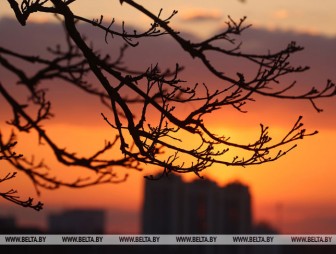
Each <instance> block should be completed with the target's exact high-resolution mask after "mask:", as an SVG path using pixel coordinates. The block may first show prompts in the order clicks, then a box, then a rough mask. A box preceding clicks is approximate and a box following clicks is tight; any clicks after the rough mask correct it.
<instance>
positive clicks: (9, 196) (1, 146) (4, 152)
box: [0, 132, 43, 211]
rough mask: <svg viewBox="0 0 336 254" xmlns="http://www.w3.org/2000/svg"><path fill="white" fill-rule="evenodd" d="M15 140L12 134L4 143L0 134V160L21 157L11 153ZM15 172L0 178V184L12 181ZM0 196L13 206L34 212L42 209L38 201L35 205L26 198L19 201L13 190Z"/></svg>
mask: <svg viewBox="0 0 336 254" xmlns="http://www.w3.org/2000/svg"><path fill="white" fill-rule="evenodd" d="M14 138H15V136H14V134H13V133H12V135H11V137H10V139H9V140H8V142H6V143H4V142H3V139H2V134H1V132H0V160H8V161H10V160H19V159H21V158H22V157H23V155H22V154H16V153H15V152H13V151H11V150H12V148H13V147H14V146H15V145H16V144H17V142H15V141H13V139H14ZM16 174H17V173H16V172H11V173H8V174H7V175H6V176H5V177H2V178H1V177H0V183H2V182H5V181H9V180H12V179H13V178H15V176H16ZM0 196H1V197H2V198H4V199H6V200H9V201H11V202H13V203H15V204H18V205H20V206H23V207H29V208H33V209H34V210H36V211H40V210H41V209H42V208H43V203H41V202H40V201H39V202H38V203H37V204H34V199H33V198H28V199H27V200H21V199H20V197H19V196H18V195H17V191H16V190H14V189H10V190H9V191H6V192H0Z"/></svg>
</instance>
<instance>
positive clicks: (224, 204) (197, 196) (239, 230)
mask: <svg viewBox="0 0 336 254" xmlns="http://www.w3.org/2000/svg"><path fill="white" fill-rule="evenodd" d="M142 223H143V224H142V231H143V233H144V234H248V233H251V227H252V213H251V195H250V192H249V189H248V187H247V186H245V185H243V184H241V183H239V182H234V183H230V184H228V185H226V186H225V187H219V186H217V185H216V183H214V182H211V181H208V180H201V179H200V180H196V181H193V182H191V183H185V182H184V181H182V179H181V178H180V177H178V176H176V175H172V176H169V177H168V178H164V179H161V180H160V181H146V184H145V193H144V203H143V213H142Z"/></svg>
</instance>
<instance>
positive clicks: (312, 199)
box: [0, 0, 336, 233]
mask: <svg viewBox="0 0 336 254" xmlns="http://www.w3.org/2000/svg"><path fill="white" fill-rule="evenodd" d="M250 1H251V3H247V4H246V5H242V4H241V3H231V2H229V5H230V6H231V7H232V8H233V9H232V10H233V13H235V14H236V15H238V14H240V13H241V12H242V10H245V12H247V14H249V16H251V19H252V20H250V21H251V22H253V21H255V23H256V24H257V26H262V25H263V26H264V27H268V28H274V27H276V28H281V29H289V30H291V28H292V27H294V28H293V29H294V30H298V31H306V32H308V31H309V28H310V27H311V26H310V25H307V24H310V23H309V22H310V21H308V19H307V17H306V16H307V15H308V14H309V13H310V12H311V11H312V9H311V7H310V4H307V5H306V12H305V9H304V7H305V5H303V10H302V16H301V17H305V18H304V20H306V21H302V20H301V21H300V22H298V23H296V25H297V26H295V25H293V24H292V25H291V23H290V17H292V16H291V15H294V13H295V11H297V12H298V9H295V8H293V7H292V6H291V5H289V4H288V3H287V1H283V2H282V4H278V5H275V4H274V5H273V4H269V6H267V8H270V9H269V10H271V11H267V9H265V12H266V13H269V16H267V17H266V18H267V19H268V23H267V24H266V23H265V21H263V20H258V19H257V18H256V16H257V14H258V13H259V12H260V10H258V9H256V8H254V7H253V6H254V5H253V0H250ZM118 2H119V1H118ZM210 2H211V1H210ZM237 2H238V1H237ZM248 2H249V1H248ZM268 2H270V1H268ZM272 2H273V1H272ZM279 2H280V1H279ZM298 2H300V1H298ZM329 2H330V1H329ZM196 3H197V4H195V6H194V10H195V11H196V12H201V11H204V13H203V14H204V15H207V19H208V20H207V21H206V22H205V24H206V25H207V26H210V25H211V24H217V23H213V22H215V21H214V20H216V19H218V17H219V16H218V15H219V14H220V15H222V14H223V13H224V14H225V11H222V10H221V9H218V8H217V9H216V10H217V12H215V11H213V10H214V8H215V7H214V6H216V5H214V3H213V2H211V4H209V6H208V7H207V8H203V7H204V6H203V7H202V5H201V3H200V2H199V1H196ZM238 5H239V6H241V9H242V10H239V8H238V7H237V6H238ZM330 5H331V6H333V5H334V2H330ZM293 6H294V5H293ZM181 8H182V7H181ZM237 8H238V9H237ZM264 8H266V7H264ZM327 9H329V10H330V9H332V8H327ZM80 11H82V12H84V13H85V12H87V9H81V10H80ZM315 11H316V13H320V12H319V8H317V9H316V10H315ZM181 12H182V14H184V15H185V16H183V17H185V18H186V17H187V16H188V15H192V13H191V14H190V13H189V14H188V12H187V10H186V9H182V11H181ZM194 14H195V13H194ZM217 14H218V15H217ZM325 15H326V16H327V17H330V15H331V14H330V13H329V12H327V13H326V14H325ZM271 16H272V17H271ZM334 16H335V15H334ZM189 17H191V16H189ZM330 18H334V17H330ZM182 20H183V18H181V20H179V19H178V21H177V24H178V26H180V27H182V25H183V24H185V26H186V27H187V28H190V27H191V26H192V25H190V24H194V25H195V23H187V21H186V20H185V21H184V22H185V23H183V22H182ZM281 20H282V21H283V22H280V21H281ZM189 22H190V21H189ZM277 22H278V23H277ZM288 22H289V23H288ZM305 22H306V23H305ZM320 22H321V23H320V24H319V23H318V22H317V23H316V24H315V25H316V27H311V28H312V30H311V31H313V30H314V33H315V34H316V33H317V34H324V35H328V36H331V35H332V34H333V32H332V31H330V29H329V28H327V27H326V26H325V25H324V24H325V23H323V22H325V19H320ZM277 24H280V25H277ZM328 27H330V26H328ZM0 28H1V27H0ZM189 31H192V29H190V30H189ZM334 32H335V31H334ZM201 35H202V34H201ZM286 36H287V34H286ZM300 38H301V37H300ZM302 38H306V37H302ZM328 40H330V41H328ZM328 40H324V39H323V40H322V39H321V40H320V41H319V43H325V44H319V45H317V46H316V47H317V48H318V49H317V51H319V50H320V51H323V50H322V49H321V47H322V48H323V47H324V48H327V47H332V46H330V45H329V44H330V42H332V43H333V45H336V44H335V39H333V40H331V39H328ZM8 41H9V40H8ZM4 43H6V42H4ZM304 43H306V41H303V44H304ZM9 44H10V43H9ZM312 45H313V44H312ZM324 45H328V46H324ZM328 49H329V48H328ZM333 49H335V47H334V48H333ZM307 50H308V52H309V50H311V48H310V49H309V47H308V49H307ZM321 54H322V53H321ZM315 56H317V55H316V54H315V53H314V52H313V53H311V55H310V57H308V59H309V58H310V60H311V62H310V63H309V65H314V59H315V58H314V57H315ZM327 57H328V55H327V53H326V54H325V55H322V57H321V59H319V60H318V61H317V60H316V59H315V61H316V62H317V63H318V65H319V66H315V67H316V68H317V69H318V70H317V71H315V72H314V70H313V71H312V72H311V74H307V76H306V77H305V78H304V80H305V81H306V80H314V81H313V82H324V81H325V80H326V79H327V78H333V77H335V73H334V72H333V71H332V70H334V69H335V67H334V63H333V62H332V61H331V60H330V59H328V58H327ZM330 58H331V56H330ZM141 59H142V58H141ZM0 73H1V72H0ZM187 73H188V70H187ZM186 75H189V76H190V73H189V74H186ZM193 78H203V77H199V76H197V75H196V77H193ZM61 95H62V94H61ZM60 98H62V97H59V98H58V99H57V101H56V102H55V111H56V114H57V115H56V116H57V117H56V118H55V120H51V121H50V122H48V123H47V124H46V126H47V127H48V130H49V131H50V133H51V135H52V136H53V137H55V139H56V140H58V142H59V144H64V146H67V148H69V149H71V148H73V150H76V151H77V152H78V153H81V152H82V153H87V152H88V151H90V150H91V149H94V148H95V147H98V148H100V147H101V146H102V145H103V143H104V140H105V139H108V138H109V137H111V135H113V132H111V130H110V129H109V127H108V126H106V123H105V122H104V121H102V119H101V117H100V111H98V110H102V109H100V108H97V107H99V106H97V105H96V104H94V105H95V106H92V107H88V108H87V110H86V111H85V112H86V113H85V114H78V111H77V110H80V109H81V107H80V106H81V104H79V105H78V107H75V108H69V105H71V96H69V94H68V95H65V96H64V97H63V99H60ZM79 99H80V98H79ZM333 102H334V99H333V100H330V101H328V102H322V105H323V106H324V109H325V112H324V113H322V114H317V113H316V112H315V111H314V109H313V108H312V107H311V106H310V105H309V104H308V103H302V104H301V103H296V102H295V103H290V102H281V101H271V102H269V101H266V100H265V101H263V102H261V103H256V104H252V105H250V106H249V109H250V113H248V114H247V115H244V116H241V114H238V113H236V112H231V111H230V112H229V113H228V115H227V116H226V117H228V118H230V119H234V120H232V121H230V122H229V123H227V121H226V120H225V118H223V119H221V118H215V117H213V118H214V119H215V120H211V119H209V122H208V123H209V124H210V125H211V127H212V128H213V129H214V130H216V131H218V132H221V131H222V130H224V131H225V132H226V133H228V134H229V135H230V136H232V138H233V139H234V140H235V139H237V140H242V141H244V140H246V138H249V137H251V135H257V134H258V126H259V123H260V122H263V123H265V124H269V125H270V126H271V130H270V131H271V133H273V136H274V138H277V137H280V134H281V133H284V132H285V131H286V130H288V129H290V128H291V124H293V123H294V122H295V121H296V118H297V116H298V115H301V114H303V115H304V122H305V123H307V127H308V128H309V130H312V131H314V130H315V129H318V130H319V132H320V133H319V134H318V135H316V136H314V137H308V138H307V139H305V140H303V141H302V142H300V143H299V147H298V148H296V149H295V150H294V151H292V152H291V153H290V154H288V156H286V157H284V158H282V159H281V160H279V161H276V162H274V163H270V164H265V165H262V166H254V167H249V168H225V167H223V166H218V165H215V166H213V168H211V169H209V170H208V171H207V172H206V173H205V175H206V176H208V177H209V178H210V179H212V180H215V181H216V182H218V184H220V185H224V184H226V183H228V182H230V181H234V180H239V181H242V182H243V183H245V184H248V185H249V186H250V189H251V192H252V196H253V207H254V218H255V219H256V221H260V220H267V221H269V222H271V223H273V224H274V225H276V226H278V227H280V229H281V230H283V231H284V232H290V233H291V232H300V233H307V232H309V231H311V232H318V233H335V231H336V223H325V222H326V221H328V220H334V221H336V217H335V216H334V214H336V205H334V201H335V199H336V189H335V188H334V179H335V177H336V173H335V171H334V170H335V168H336V162H335V161H334V160H333V157H334V152H333V150H334V149H333V145H334V144H335V143H336V135H335V134H336V130H335V114H334V112H335V106H334V105H332V104H334V103H333ZM263 103H266V104H263ZM265 105H266V106H265ZM82 106H83V107H85V105H83V104H82ZM86 106H87V105H86ZM2 109H3V108H2ZM2 109H1V110H2ZM96 109H97V110H96ZM57 112H59V113H57ZM79 112H80V111H79ZM96 113H97V114H96ZM74 115H75V116H76V117H75V118H74V117H73V116H74ZM3 116H4V114H3V113H1V114H0V118H1V119H0V120H1V123H0V124H1V130H2V131H3V132H4V133H5V134H6V133H7V134H8V133H9V132H8V131H9V130H8V127H7V125H5V124H4V120H7V119H6V118H4V117H3ZM229 116H230V117H229ZM74 119H75V120H74ZM85 123H89V124H85ZM32 138H33V139H31V137H27V136H26V135H23V136H21V137H20V143H19V144H18V146H17V150H18V151H19V152H20V153H23V154H24V155H25V156H28V157H29V156H30V154H31V153H32V151H37V150H36V149H40V150H38V154H39V156H41V157H45V159H46V161H47V163H48V165H49V166H50V167H51V168H55V169H57V170H61V172H62V174H63V173H64V174H65V173H66V172H67V171H68V170H69V169H65V168H64V166H61V165H59V164H58V163H57V162H55V159H53V158H52V157H51V156H50V153H49V151H48V150H47V149H45V148H42V149H41V148H38V147H37V146H36V143H37V141H36V137H32ZM111 139H112V138H111ZM27 144H29V145H27ZM148 171H150V170H149V169H147V170H146V171H144V172H132V173H131V174H130V177H129V179H128V181H127V182H126V183H123V184H119V185H104V186H97V187H91V188H86V189H81V190H72V189H67V188H61V189H60V190H57V191H43V193H42V196H41V197H40V198H41V200H42V201H43V202H44V203H45V205H46V207H48V206H50V207H64V208H65V207H77V206H78V207H88V206H90V207H91V206H92V207H103V208H107V209H113V208H118V209H121V210H132V211H136V212H139V211H140V210H141V204H142V198H143V197H142V190H143V184H144V181H143V175H145V174H148ZM188 177H189V176H187V178H188ZM190 177H193V176H190ZM15 184H16V187H17V189H18V190H19V192H20V193H25V194H27V195H28V193H29V194H30V195H33V196H35V194H34V191H33V188H32V185H31V183H30V182H29V181H28V180H27V178H26V177H25V176H22V175H21V176H19V177H18V179H17V180H16V182H15ZM88 200H90V202H88ZM0 202H1V203H0V204H3V201H0ZM279 205H281V207H282V208H281V211H279V209H278V210H277V209H276V207H279ZM11 209H12V210H16V209H22V208H11ZM25 213H26V211H25ZM28 213H31V212H28ZM41 213H43V212H41ZM120 216H121V215H120ZM280 217H281V218H282V220H283V223H282V225H279V221H278V219H279V218H280ZM120 218H121V217H120ZM115 219H116V220H118V217H116V218H115ZM137 223H138V221H137V220H135V222H134V223H133V224H131V225H128V226H129V227H130V228H131V227H132V229H130V230H131V231H136V230H138V228H137V227H139V224H137ZM112 224H113V223H112ZM307 225H308V226H307ZM309 225H311V226H310V227H309ZM119 226H120V225H119ZM120 227H121V226H120Z"/></svg>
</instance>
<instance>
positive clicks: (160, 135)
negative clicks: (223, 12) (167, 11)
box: [0, 0, 336, 191]
mask: <svg viewBox="0 0 336 254" xmlns="http://www.w3.org/2000/svg"><path fill="white" fill-rule="evenodd" d="M8 2H9V3H10V5H11V7H12V9H13V11H14V13H15V15H16V17H17V19H18V21H19V22H20V23H21V24H22V25H24V24H25V22H26V21H27V19H28V17H29V15H31V14H33V13H35V12H37V13H38V12H41V13H51V14H56V15H57V17H58V19H59V20H60V21H61V22H62V23H63V25H64V29H65V32H66V47H65V48H62V47H61V46H56V47H54V48H52V47H50V48H49V49H48V51H49V53H51V55H52V56H51V58H49V59H47V58H42V57H33V56H28V55H24V54H20V53H17V52H14V51H12V50H9V49H5V48H1V47H0V64H1V65H2V66H3V67H4V68H5V69H6V70H8V71H9V72H11V73H12V74H15V75H16V77H17V79H18V83H20V84H21V85H23V86H25V87H26V88H27V91H28V92H29V98H30V100H29V101H28V102H27V103H22V102H20V101H18V100H16V99H15V97H14V96H13V95H12V94H11V93H10V92H9V91H10V90H9V89H8V88H6V86H5V85H4V84H1V83H0V93H1V95H2V96H3V97H4V98H5V100H6V101H7V103H8V105H9V106H10V107H11V108H12V111H13V118H12V120H11V121H9V122H8V123H9V124H11V125H12V126H14V127H15V128H16V129H18V130H19V131H20V132H22V131H24V132H30V131H35V132H36V133H37V134H38V136H39V141H40V142H41V143H44V144H47V145H48V146H49V147H50V148H51V149H52V151H53V153H54V154H55V156H56V158H57V159H58V161H59V162H60V163H62V164H64V165H67V166H79V167H81V168H83V169H88V170H89V171H94V172H96V173H97V175H96V177H95V178H90V179H87V178H78V179H77V180H75V181H73V182H66V181H63V180H62V179H59V178H57V177H54V176H51V175H50V172H49V171H48V170H46V168H47V167H46V165H45V164H44V163H38V164H35V163H34V162H33V161H28V160H26V159H24V158H21V157H15V156H13V157H11V158H9V162H10V163H11V164H12V165H13V166H14V167H15V168H17V169H19V170H21V171H23V172H25V173H26V174H27V175H28V176H29V177H30V179H31V180H32V181H33V183H34V184H35V187H36V189H37V191H39V190H38V188H39V187H42V188H47V189H56V188H58V187H59V186H67V187H74V188H80V187H85V186H90V185H95V184H100V183H110V182H113V183H115V182H120V181H123V180H125V179H126V176H125V177H121V178H119V177H117V175H116V174H115V171H114V170H112V169H114V168H115V167H118V166H120V167H126V168H130V169H135V170H141V169H142V166H143V165H146V164H151V165H154V166H157V167H160V168H161V169H162V175H166V174H169V173H171V172H178V173H187V172H193V173H195V174H196V175H198V176H200V177H201V175H200V172H201V171H203V170H204V169H206V168H208V167H210V166H212V165H213V164H214V163H216V164H221V165H225V166H243V167H245V166H250V165H258V164H263V163H267V162H271V161H275V160H277V159H279V158H281V157H282V156H284V155H286V154H287V153H288V152H289V151H291V150H292V149H294V148H295V147H296V141H298V140H300V139H302V138H304V137H307V136H312V135H315V134H316V133H317V132H316V131H313V132H307V131H306V130H305V129H304V128H303V124H302V122H301V120H302V117H298V120H297V121H296V122H295V123H294V124H293V126H292V128H290V129H289V130H288V132H287V133H285V134H284V136H283V137H281V138H279V139H278V140H274V139H272V137H271V136H270V135H269V128H268V127H267V126H264V125H262V124H261V125H260V133H259V135H258V136H257V138H256V139H255V140H253V141H251V142H250V143H248V142H242V143H238V142H233V141H231V139H230V137H228V136H226V135H222V136H219V135H218V134H217V133H214V131H213V130H212V129H211V126H209V124H208V122H206V121H205V120H204V119H205V117H206V116H208V115H209V114H212V113H214V112H216V111H219V110H222V109H223V108H226V107H233V108H235V109H236V110H238V111H240V112H243V113H245V112H246V110H245V109H244V105H245V104H246V103H248V102H250V101H254V100H255V99H254V96H255V95H260V96H263V97H272V98H275V99H290V100H303V101H308V102H310V103H312V105H313V107H314V109H316V110H317V111H318V112H320V111H321V109H320V108H319V107H318V106H317V104H316V100H317V99H321V98H328V97H333V96H334V95H335V94H336V86H335V84H334V83H333V82H332V81H330V80H328V81H327V84H326V86H325V87H324V88H322V89H317V88H311V89H309V90H308V91H306V92H304V93H302V94H297V93H296V92H295V91H296V90H295V88H296V87H297V83H296V82H295V81H294V82H292V83H290V84H284V83H283V82H282V80H281V79H282V77H284V76H286V75H288V74H295V73H301V72H304V71H307V70H308V67H306V66H292V65H291V63H290V61H289V60H290V57H291V56H292V55H293V54H295V53H296V52H299V51H301V50H303V47H301V46H299V45H297V44H296V43H295V42H291V43H289V44H288V45H287V46H286V47H285V48H284V49H282V50H279V51H277V52H270V51H269V52H267V53H265V54H251V53H248V52H244V51H243V50H242V47H241V45H242V42H240V41H238V40H237V38H238V37H239V36H240V35H241V34H242V33H243V32H244V31H245V30H246V29H248V28H249V26H250V25H246V24H245V23H246V18H245V17H244V18H242V19H240V20H238V21H235V20H233V19H232V18H231V17H228V21H227V23H226V28H225V29H224V31H223V32H221V33H219V34H217V35H214V36H211V37H210V38H208V39H205V40H202V41H200V42H192V41H190V40H187V39H185V38H183V37H182V36H181V34H180V33H179V32H178V31H175V30H174V29H173V28H172V27H171V25H170V22H171V20H172V18H173V17H174V16H175V15H176V14H177V11H173V12H172V14H171V15H169V16H168V17H162V10H161V11H160V12H159V13H158V14H154V13H151V12H150V11H149V10H148V9H146V8H145V7H143V6H141V5H140V4H138V3H136V2H135V1H132V0H123V1H120V3H121V4H128V5H129V6H131V7H132V8H134V9H135V10H137V11H138V12H139V13H142V14H143V15H145V16H147V17H148V18H150V19H151V20H152V23H151V24H150V25H149V27H148V28H147V29H146V30H145V31H144V32H138V31H135V30H133V31H132V32H130V31H128V29H127V28H126V26H125V23H122V25H121V29H119V31H117V30H118V29H116V28H115V25H114V19H112V20H111V22H110V23H109V25H106V23H105V22H104V17H103V16H101V17H100V18H99V19H94V20H89V19H87V18H85V17H81V16H78V15H76V14H75V13H73V11H72V10H71V8H70V4H71V3H73V2H75V1H74V0H69V1H62V0H50V1H38V0H37V1H23V4H22V5H21V7H19V5H18V4H17V2H16V1H14V0H8ZM78 23H86V24H91V25H93V26H95V27H96V28H97V29H100V30H102V31H104V33H105V35H104V38H102V39H104V40H105V42H106V43H107V42H108V37H110V39H111V40H113V39H114V38H116V37H118V38H121V39H122V40H124V42H125V43H126V46H122V47H121V48H120V51H119V54H116V57H115V58H114V59H112V58H111V57H110V55H103V54H101V53H100V52H99V51H98V50H96V49H94V48H93V47H92V46H91V45H90V44H89V43H88V42H87V40H85V38H84V36H83V35H82V34H81V33H80V32H79V30H78ZM157 36H167V37H170V38H171V39H172V40H174V41H176V42H177V43H178V45H179V46H180V47H181V48H182V49H183V50H184V52H185V53H186V54H188V55H190V56H191V57H192V58H194V59H199V60H200V61H201V62H202V64H203V65H204V67H205V68H206V69H207V70H208V71H210V73H211V75H213V76H214V77H217V78H218V80H219V81H220V82H221V84H223V85H222V86H221V88H220V89H218V90H215V91H213V90H212V89H210V87H209V86H208V85H207V84H204V83H203V84H201V85H200V84H194V85H190V84H188V82H187V81H185V80H181V79H180V78H179V76H180V72H181V71H182V70H183V68H182V67H180V65H179V64H178V63H176V66H175V68H173V69H171V70H166V71H162V70H160V68H159V64H154V65H151V66H149V67H148V66H147V67H146V68H144V70H145V71H138V70H130V69H129V68H128V66H127V63H126V65H125V64H123V59H124V56H125V52H126V49H127V45H130V46H132V47H136V46H138V45H139V43H141V39H143V38H150V37H157ZM214 54H215V55H216V56H218V57H220V56H224V57H226V58H228V59H233V60H235V59H240V60H242V61H247V62H249V63H250V64H251V65H253V66H254V69H255V70H256V71H255V73H254V74H253V75H252V76H251V77H248V75H246V73H243V71H244V70H237V72H236V73H235V74H227V73H225V72H224V71H223V70H224V69H223V66H224V65H221V66H216V65H215V63H214V62H213V61H211V56H213V55H214ZM11 58H15V59H20V60H23V61H24V62H27V63H30V64H37V67H36V69H37V70H36V71H35V72H34V73H33V74H31V75H28V74H27V73H26V72H25V71H24V70H23V69H21V68H19V67H18V66H17V65H15V64H14V63H13V62H12V61H10V59H11ZM88 75H93V76H94V78H95V81H96V82H97V83H98V84H99V85H98V86H97V85H94V84H93V83H92V82H89V81H88V78H87V76H88ZM51 79H55V80H62V81H65V82H66V83H67V84H69V85H73V86H75V87H77V88H79V89H81V90H82V91H84V92H86V93H87V94H90V95H92V96H96V97H98V98H99V99H100V100H101V102H102V103H103V104H104V105H105V106H107V107H108V108H109V109H110V115H107V114H102V117H103V120H104V121H105V122H106V124H108V125H109V126H110V127H111V129H112V131H114V132H116V133H117V134H116V137H115V139H114V141H113V142H107V143H106V144H105V146H104V147H103V148H102V149H101V150H98V151H94V152H93V153H92V155H91V156H86V157H84V156H81V155H77V154H75V153H73V152H69V151H67V150H66V149H64V148H60V147H59V146H58V145H57V142H56V141H55V140H53V139H52V138H51V137H50V136H49V134H48V132H47V130H46V129H44V128H43V127H42V125H41V123H42V122H43V121H44V120H47V119H50V118H52V117H53V114H52V110H51V105H52V103H51V101H50V100H49V98H48V96H47V95H48V94H47V91H46V90H45V89H41V88H40V87H39V84H40V83H42V82H44V81H46V80H51ZM6 85H7V84H6ZM190 104H192V106H193V107H190V108H192V109H189V110H184V112H183V114H182V113H177V112H178V110H177V109H180V108H183V109H185V108H187V107H186V105H190ZM32 106H35V108H36V107H37V108H38V109H37V110H36V111H35V112H34V113H32V112H31V110H28V108H31V107H32ZM153 115H154V117H153ZM188 137H191V138H188ZM191 140H192V142H193V143H191ZM116 146H118V147H119V149H120V151H121V152H122V154H123V158H121V159H116V158H113V159H112V158H109V159H102V156H103V155H106V152H108V151H110V150H111V149H113V148H114V147H116ZM105 158H106V157H105ZM149 178H151V177H149Z"/></svg>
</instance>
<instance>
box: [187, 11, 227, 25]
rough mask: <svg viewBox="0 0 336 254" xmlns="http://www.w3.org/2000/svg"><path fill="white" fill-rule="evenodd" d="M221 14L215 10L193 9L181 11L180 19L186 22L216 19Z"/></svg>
mask: <svg viewBox="0 0 336 254" xmlns="http://www.w3.org/2000/svg"><path fill="white" fill-rule="evenodd" d="M222 17H223V15H222V14H221V13H220V12H219V11H217V10H203V9H193V10H189V11H186V12H183V13H182V16H181V20H182V21H188V22H199V21H218V20H220V19H221V18H222Z"/></svg>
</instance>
